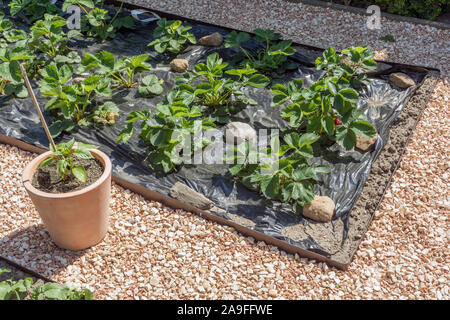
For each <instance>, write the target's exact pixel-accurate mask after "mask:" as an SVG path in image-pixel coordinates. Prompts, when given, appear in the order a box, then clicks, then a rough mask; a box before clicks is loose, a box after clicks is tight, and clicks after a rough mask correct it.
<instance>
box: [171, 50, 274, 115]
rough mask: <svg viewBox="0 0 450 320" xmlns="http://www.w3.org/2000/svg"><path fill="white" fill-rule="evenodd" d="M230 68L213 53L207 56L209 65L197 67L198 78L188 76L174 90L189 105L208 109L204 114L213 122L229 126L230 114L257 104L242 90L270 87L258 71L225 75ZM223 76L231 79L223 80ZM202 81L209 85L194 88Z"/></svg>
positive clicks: (229, 72)
mask: <svg viewBox="0 0 450 320" xmlns="http://www.w3.org/2000/svg"><path fill="white" fill-rule="evenodd" d="M227 66H228V63H226V62H223V60H222V59H221V58H220V57H219V55H218V54H217V53H213V54H211V55H209V56H208V58H207V59H206V63H198V64H197V65H196V66H195V68H194V72H195V73H196V74H197V75H196V76H194V75H190V74H188V73H186V74H184V75H181V76H179V77H177V78H176V84H177V87H176V88H175V89H176V90H180V91H181V95H182V96H183V97H184V99H185V100H186V101H188V102H189V103H193V104H195V105H199V106H205V107H207V110H205V113H206V115H209V116H210V120H211V121H214V122H215V121H218V122H221V123H226V122H228V115H229V114H232V113H235V112H237V111H239V110H240V109H242V108H243V107H245V106H246V105H247V104H255V102H254V101H253V100H251V99H249V98H247V97H246V96H245V95H244V93H243V91H242V89H243V88H244V87H245V86H253V87H257V88H262V87H265V86H266V85H267V84H268V83H269V79H268V78H267V77H266V76H264V75H262V74H257V73H256V70H255V69H251V68H249V67H247V68H245V69H232V70H226V71H224V70H225V68H226V67H227ZM224 72H225V73H226V74H227V75H229V76H230V78H223V74H224ZM231 77H234V78H236V77H237V79H232V78H231ZM199 78H200V79H206V81H203V82H200V83H198V84H197V85H194V84H193V82H194V81H195V80H197V79H199Z"/></svg>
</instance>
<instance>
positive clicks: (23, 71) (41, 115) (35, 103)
mask: <svg viewBox="0 0 450 320" xmlns="http://www.w3.org/2000/svg"><path fill="white" fill-rule="evenodd" d="M20 71H21V72H22V76H23V79H24V80H25V84H26V86H27V89H28V92H29V93H30V96H31V99H32V100H33V104H34V107H35V108H36V111H37V113H38V115H39V118H40V119H41V123H42V126H43V127H44V130H45V133H46V134H47V138H48V140H49V141H50V145H51V146H52V148H53V150H56V145H55V141H53V138H52V135H51V134H50V130H49V129H48V126H47V123H46V122H45V118H44V115H43V114H42V112H41V108H39V103H38V101H37V99H36V96H35V95H34V92H33V89H32V88H31V84H30V80H28V75H27V72H26V70H25V62H22V63H21V64H20Z"/></svg>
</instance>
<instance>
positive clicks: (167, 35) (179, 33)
mask: <svg viewBox="0 0 450 320" xmlns="http://www.w3.org/2000/svg"><path fill="white" fill-rule="evenodd" d="M157 25H158V26H157V27H156V29H155V30H154V31H153V37H155V38H157V39H155V40H153V41H152V42H150V43H149V44H148V46H153V47H154V48H155V50H156V52H159V53H164V52H166V51H169V52H171V53H173V54H178V53H180V52H181V51H183V50H184V48H185V47H186V45H187V44H188V42H190V43H192V44H196V43H197V40H196V39H195V36H194V35H193V34H192V33H190V32H189V30H190V29H191V27H185V26H183V25H182V23H181V21H180V20H176V21H174V20H166V19H165V18H162V19H160V20H158V22H157Z"/></svg>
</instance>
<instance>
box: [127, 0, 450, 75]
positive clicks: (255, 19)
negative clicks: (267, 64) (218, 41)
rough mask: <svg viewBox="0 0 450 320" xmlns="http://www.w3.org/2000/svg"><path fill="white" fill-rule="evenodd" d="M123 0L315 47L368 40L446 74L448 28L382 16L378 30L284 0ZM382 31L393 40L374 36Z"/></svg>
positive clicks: (380, 50)
mask: <svg viewBox="0 0 450 320" xmlns="http://www.w3.org/2000/svg"><path fill="white" fill-rule="evenodd" d="M126 2H129V3H133V4H136V5H140V6H145V7H148V8H152V9H155V10H160V11H163V12H167V13H172V14H176V15H180V16H183V17H187V18H191V19H195V20H200V21H204V22H208V23H212V24H216V25H220V26H224V27H229V28H233V29H239V30H243V31H249V32H250V31H252V30H253V29H256V28H271V29H274V30H276V31H277V32H279V33H281V34H283V36H284V38H286V39H293V40H294V41H295V42H299V43H303V44H307V45H312V46H315V47H320V48H327V47H329V46H333V47H335V48H336V49H338V50H341V49H344V48H347V47H350V46H359V45H370V46H371V47H372V48H373V49H374V50H375V51H376V52H377V59H380V60H381V59H382V60H386V61H392V62H398V63H405V64H414V65H423V66H427V67H434V68H438V69H440V70H441V71H442V75H444V76H446V77H448V76H449V74H450V55H449V52H450V30H443V29H438V28H434V27H430V26H426V25H416V24H412V23H408V22H400V21H394V20H389V19H387V18H385V17H382V19H381V29H380V30H370V29H368V28H367V26H366V22H367V19H368V17H367V16H365V15H360V14H357V13H351V12H344V11H340V10H333V9H329V8H323V7H318V6H312V5H307V4H304V3H291V2H288V1H286V0H248V1H240V0H191V1H188V2H187V1H182V0H160V1H149V0H127V1H126ZM388 34H391V35H392V36H394V38H395V40H396V42H393V43H392V42H386V41H382V40H380V37H381V36H385V35H388Z"/></svg>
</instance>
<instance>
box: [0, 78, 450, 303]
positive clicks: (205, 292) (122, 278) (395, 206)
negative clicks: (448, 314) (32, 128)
mask: <svg viewBox="0 0 450 320" xmlns="http://www.w3.org/2000/svg"><path fill="white" fill-rule="evenodd" d="M449 89H450V85H449V83H448V82H447V81H443V80H441V81H439V83H438V85H437V87H436V89H435V91H434V93H433V96H432V100H431V101H430V103H429V104H428V106H427V108H426V110H425V114H424V117H423V118H422V120H421V121H420V122H419V125H418V127H417V130H416V132H415V133H414V134H413V137H412V140H411V142H410V144H409V145H408V148H407V152H406V154H405V156H404V158H403V161H402V164H401V167H400V169H399V170H398V171H397V173H396V174H395V176H394V179H393V183H392V185H391V187H390V189H389V191H388V192H387V196H386V198H385V199H384V201H383V202H382V205H381V208H380V210H379V211H378V212H377V216H376V218H375V220H374V221H373V223H372V225H371V227H370V229H369V232H368V233H367V236H366V240H365V241H363V242H362V244H361V247H360V250H359V251H358V252H357V254H356V256H355V259H354V261H353V262H352V263H351V264H350V269H349V270H348V271H347V272H343V271H339V270H336V269H329V268H328V267H327V266H326V265H325V264H322V263H319V264H317V263H315V262H311V261H307V260H306V259H299V258H298V257H293V256H292V255H289V254H286V253H285V252H282V251H279V250H278V249H277V248H275V247H273V246H267V245H265V244H264V243H262V242H258V243H255V241H254V240H253V239H252V238H248V237H244V236H242V235H240V234H238V233H237V232H235V231H233V229H232V228H229V227H225V226H221V225H217V224H215V223H213V222H210V221H207V220H204V219H202V218H199V217H197V216H196V215H194V214H191V213H188V212H184V211H181V210H176V211H175V210H171V209H170V208H166V207H163V206H162V205H161V204H160V203H157V202H150V201H146V200H144V199H142V198H141V197H140V196H138V195H136V194H133V193H131V192H130V191H128V190H124V189H122V188H121V187H119V186H117V185H114V186H113V189H112V190H113V198H112V205H111V206H112V212H111V228H110V232H109V233H108V235H107V237H106V239H105V240H104V241H103V242H102V243H101V244H99V245H98V246H96V247H94V248H91V249H89V250H86V251H84V252H78V253H75V252H70V251H66V250H62V249H59V248H57V247H56V246H55V245H54V244H53V243H52V242H51V240H50V239H49V236H48V234H47V232H46V231H45V229H44V228H43V226H42V225H41V224H40V219H39V217H38V215H37V213H36V211H35V209H34V208H33V206H32V203H31V202H30V200H29V199H28V197H27V195H26V192H25V190H24V188H23V187H22V186H21V182H20V176H21V173H22V170H23V168H24V166H25V165H26V163H28V162H29V161H30V160H31V159H32V158H33V156H34V155H33V154H31V153H28V152H24V151H21V150H18V149H17V148H15V147H10V146H7V145H0V180H1V181H2V184H1V185H0V219H1V220H2V223H1V224H0V255H4V256H6V257H8V258H9V259H11V260H14V261H16V262H18V263H20V264H21V265H24V266H26V267H28V268H30V269H32V270H35V271H37V272H39V273H41V274H43V275H45V276H47V277H49V278H51V279H53V280H55V281H58V282H64V283H72V284H75V285H79V286H84V287H88V288H90V289H91V290H94V291H95V293H96V297H97V298H100V299H114V298H120V299H167V298H180V299H184V298H193V299H197V298H206V299H233V298H242V299H253V298H262V299H265V298H286V299H304V298H307V299H334V298H336V299H340V298H342V299H399V298H400V299H449V298H450V293H449V283H450V281H449V280H450V277H449V275H450V273H449V270H448V268H449V262H450V256H449V244H450V242H449V228H448V226H449V199H448V185H449V179H448V171H449V166H450V158H449V154H450V152H449V151H450V150H449V147H448V139H449V138H450V130H449V128H450V114H449V110H448V108H443V105H445V104H447V101H448V96H446V95H445V94H444V92H445V91H446V90H449Z"/></svg>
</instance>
